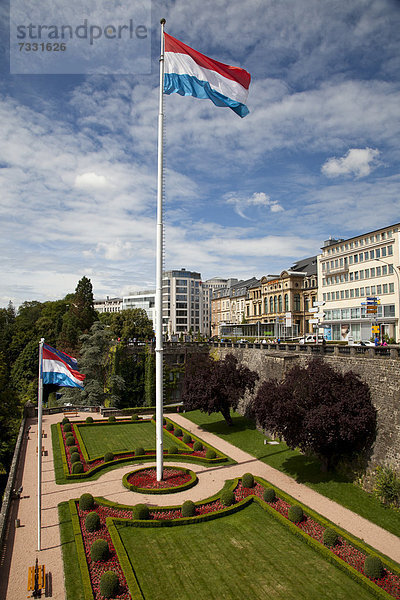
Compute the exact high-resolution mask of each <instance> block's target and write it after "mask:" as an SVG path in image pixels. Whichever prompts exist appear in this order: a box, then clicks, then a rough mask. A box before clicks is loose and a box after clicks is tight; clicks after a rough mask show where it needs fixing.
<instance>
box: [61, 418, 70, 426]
mask: <svg viewBox="0 0 400 600" xmlns="http://www.w3.org/2000/svg"><path fill="white" fill-rule="evenodd" d="M61 423H62V424H63V425H65V423H69V419H68V417H64V418H63V420H62V421H61Z"/></svg>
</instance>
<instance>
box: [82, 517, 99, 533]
mask: <svg viewBox="0 0 400 600" xmlns="http://www.w3.org/2000/svg"><path fill="white" fill-rule="evenodd" d="M85 527H86V529H87V530H88V531H90V532H92V531H97V530H98V529H100V517H99V515H98V514H97V512H90V513H89V514H88V515H86V518H85Z"/></svg>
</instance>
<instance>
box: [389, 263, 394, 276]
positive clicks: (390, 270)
mask: <svg viewBox="0 0 400 600" xmlns="http://www.w3.org/2000/svg"><path fill="white" fill-rule="evenodd" d="M388 267H389V275H391V274H392V273H393V265H388Z"/></svg>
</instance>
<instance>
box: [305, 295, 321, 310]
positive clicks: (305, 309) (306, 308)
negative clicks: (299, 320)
mask: <svg viewBox="0 0 400 600" xmlns="http://www.w3.org/2000/svg"><path fill="white" fill-rule="evenodd" d="M322 299H323V301H324V302H326V294H322ZM304 310H308V309H307V308H305V309H304Z"/></svg>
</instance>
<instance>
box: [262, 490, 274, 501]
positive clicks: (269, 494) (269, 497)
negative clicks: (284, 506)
mask: <svg viewBox="0 0 400 600" xmlns="http://www.w3.org/2000/svg"><path fill="white" fill-rule="evenodd" d="M263 498H264V500H265V502H275V500H276V494H275V490H274V488H265V490H264V493H263Z"/></svg>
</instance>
